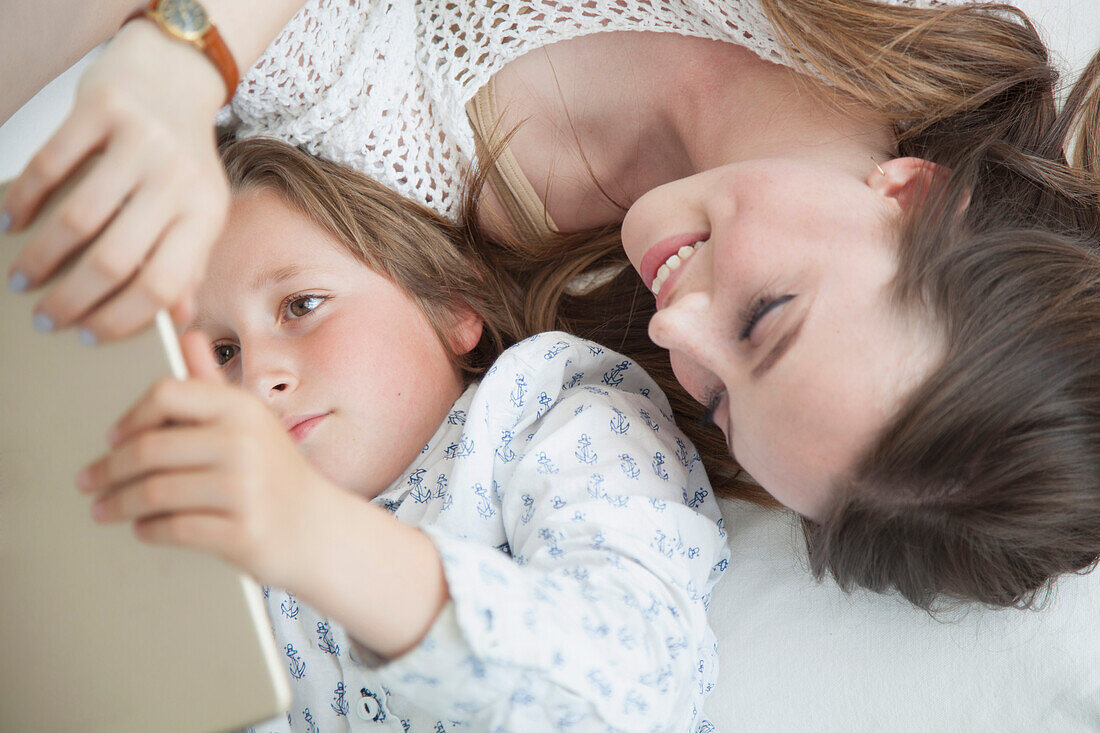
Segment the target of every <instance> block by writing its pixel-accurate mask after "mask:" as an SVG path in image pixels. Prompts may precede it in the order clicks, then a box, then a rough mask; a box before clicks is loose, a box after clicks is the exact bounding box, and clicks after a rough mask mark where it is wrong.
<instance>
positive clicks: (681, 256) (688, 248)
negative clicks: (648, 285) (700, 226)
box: [653, 242, 702, 295]
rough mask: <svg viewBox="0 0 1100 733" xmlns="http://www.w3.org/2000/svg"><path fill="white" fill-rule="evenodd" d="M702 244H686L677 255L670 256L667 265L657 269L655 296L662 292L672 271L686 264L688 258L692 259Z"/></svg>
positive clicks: (654, 284) (654, 283)
mask: <svg viewBox="0 0 1100 733" xmlns="http://www.w3.org/2000/svg"><path fill="white" fill-rule="evenodd" d="M701 244H702V242H696V243H695V244H685V245H684V246H683V247H681V248H680V249H678V250H676V252H675V253H673V254H671V255H669V257H668V259H667V260H665V263H664V264H663V265H661V266H660V267H659V268H657V275H656V276H655V277H654V278H653V294H654V295H656V294H657V293H659V292H661V286H662V285H664V284H665V280H667V279H668V276H669V275H671V274H672V271H673V270H675V269H676V268H678V267H679V266H680V265H682V264H684V262H685V261H686V260H687V258H688V257H691V255H692V254H694V253H695V250H697V249H698V248H699V246H700V245H701Z"/></svg>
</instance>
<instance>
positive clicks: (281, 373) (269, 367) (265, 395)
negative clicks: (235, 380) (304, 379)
mask: <svg viewBox="0 0 1100 733" xmlns="http://www.w3.org/2000/svg"><path fill="white" fill-rule="evenodd" d="M241 354H242V357H243V358H242V359H241V386H242V387H243V388H245V389H246V390H248V391H249V392H251V393H252V394H254V395H256V396H257V397H259V398H260V399H262V400H265V401H268V400H272V399H276V398H277V397H278V396H279V395H280V394H285V393H289V392H293V391H294V389H295V388H296V387H297V386H298V381H299V380H298V376H297V374H296V373H295V371H294V370H293V369H292V368H291V364H290V361H289V358H288V356H287V355H286V354H284V353H282V352H281V351H279V350H278V349H272V348H264V347H263V346H257V345H249V346H248V347H247V348H245V347H242V349H241Z"/></svg>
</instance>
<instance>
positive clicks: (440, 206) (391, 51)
mask: <svg viewBox="0 0 1100 733" xmlns="http://www.w3.org/2000/svg"><path fill="white" fill-rule="evenodd" d="M930 1H931V2H934V0H893V2H895V3H899V4H921V5H924V4H928V3H929V2H930ZM616 30H635V31H670V32H676V33H680V34H682V35H687V36H698V37H702V38H709V39H718V40H725V41H729V42H732V43H737V44H740V45H742V46H744V47H746V48H749V49H751V50H752V51H754V52H755V53H756V54H758V55H759V56H760V57H762V58H764V59H767V60H769V61H773V62H776V63H787V64H789V60H788V59H787V57H786V55H785V54H784V53H783V52H782V51H781V47H780V44H779V43H778V42H777V41H776V39H775V37H774V34H773V31H772V28H771V26H770V24H769V22H768V20H767V19H766V17H765V15H764V11H763V10H762V9H761V7H760V6H759V4H758V2H757V0H576V1H575V2H573V1H570V0H561V1H560V2H559V1H558V0H310V1H309V2H307V3H306V5H305V6H304V7H303V8H302V9H301V10H300V11H299V12H298V14H297V15H295V16H294V18H293V19H292V20H291V21H290V23H288V24H287V27H286V28H285V29H284V30H283V32H282V34H281V35H280V36H279V37H278V38H277V39H276V40H275V41H274V42H273V43H272V44H271V46H270V47H269V48H268V49H267V51H266V53H265V54H264V56H263V57H262V58H261V59H260V60H259V61H258V62H257V63H256V65H255V66H253V67H252V68H251V69H250V70H249V71H248V73H247V74H246V75H245V77H244V79H243V80H242V82H241V85H240V86H239V87H238V89H237V94H236V96H235V97H234V99H233V105H232V110H233V113H234V115H235V117H236V118H237V120H239V124H240V127H239V128H238V135H239V136H242V137H244V136H252V135H265V136H268V137H275V138H279V139H282V140H285V141H287V142H290V143H292V144H294V145H300V146H303V147H304V148H305V149H307V150H308V151H309V152H311V153H313V154H314V155H317V156H319V157H322V158H326V159H328V160H333V161H337V162H340V163H344V164H347V165H350V166H352V167H354V168H356V169H358V170H359V171H361V172H363V173H366V174H367V175H369V176H371V177H373V178H375V179H376V180H378V181H379V182H381V183H383V184H385V185H387V186H389V187H391V188H393V189H395V190H397V191H398V192H400V193H402V194H404V195H406V196H409V197H410V198H412V199H414V200H417V201H419V202H421V203H423V204H426V205H427V206H429V207H431V208H433V209H435V210H436V211H438V212H440V213H441V214H443V215H444V216H447V217H449V218H452V219H453V218H455V217H456V216H457V214H458V208H459V206H460V203H461V194H462V192H461V190H460V186H461V180H462V173H463V172H464V171H465V169H466V168H467V166H468V165H469V164H470V163H471V162H472V161H473V159H474V155H475V153H474V134H473V130H472V128H471V126H470V122H469V120H468V119H467V116H466V109H465V106H466V103H467V102H468V101H469V100H470V99H471V98H472V97H473V96H474V95H475V94H476V93H477V91H478V89H480V88H481V87H482V86H483V85H484V84H485V83H486V82H487V81H488V80H489V78H490V77H491V76H492V75H493V74H494V73H496V72H497V71H499V70H500V68H501V67H503V66H504V65H505V64H507V63H508V62H509V61H511V60H513V59H515V58H516V57H518V56H521V55H523V54H525V53H527V52H529V51H531V50H534V49H536V48H540V47H541V46H544V45H547V44H550V43H554V42H556V41H564V40H568V39H571V38H577V37H579V36H583V35H587V34H590V33H598V32H601V31H616ZM233 123H236V120H234V121H233Z"/></svg>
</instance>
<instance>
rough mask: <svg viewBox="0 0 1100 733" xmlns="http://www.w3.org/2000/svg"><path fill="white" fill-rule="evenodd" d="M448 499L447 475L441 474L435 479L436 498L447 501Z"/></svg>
mask: <svg viewBox="0 0 1100 733" xmlns="http://www.w3.org/2000/svg"><path fill="white" fill-rule="evenodd" d="M446 497H447V474H445V473H441V474H439V475H438V476H436V477H435V498H436V499H445V498H446Z"/></svg>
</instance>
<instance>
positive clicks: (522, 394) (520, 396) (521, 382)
mask: <svg viewBox="0 0 1100 733" xmlns="http://www.w3.org/2000/svg"><path fill="white" fill-rule="evenodd" d="M508 399H509V400H511V402H512V407H523V405H524V404H526V402H527V379H526V378H525V377H524V376H523V375H522V374H517V375H516V388H515V389H513V390H512V391H511V393H509V395H508Z"/></svg>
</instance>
